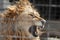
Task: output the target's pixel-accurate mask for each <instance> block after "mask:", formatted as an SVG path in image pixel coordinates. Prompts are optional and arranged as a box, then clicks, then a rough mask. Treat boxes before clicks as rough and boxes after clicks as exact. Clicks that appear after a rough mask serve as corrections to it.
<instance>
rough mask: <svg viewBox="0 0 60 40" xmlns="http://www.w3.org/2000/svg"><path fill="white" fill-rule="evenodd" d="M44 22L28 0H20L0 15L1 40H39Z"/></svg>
mask: <svg viewBox="0 0 60 40" xmlns="http://www.w3.org/2000/svg"><path fill="white" fill-rule="evenodd" d="M45 23H46V20H45V19H43V18H42V17H40V14H39V13H38V11H37V10H36V9H34V8H33V7H32V6H31V3H30V2H29V1H28V0H20V1H19V2H17V3H16V4H15V5H11V6H9V7H8V8H7V9H6V10H5V11H4V12H3V13H1V14H0V27H1V28H2V29H1V31H0V34H1V35H2V36H3V37H4V39H3V40H40V35H41V34H42V33H43V31H41V30H43V28H44V25H45Z"/></svg>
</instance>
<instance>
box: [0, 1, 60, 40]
mask: <svg viewBox="0 0 60 40" xmlns="http://www.w3.org/2000/svg"><path fill="white" fill-rule="evenodd" d="M14 1H19V0H0V12H3V10H5V9H6V7H7V6H9V5H10V4H11V3H12V2H14ZM30 2H31V3H33V5H34V6H35V8H37V10H38V12H39V13H40V15H41V17H43V18H44V19H45V20H46V21H47V26H46V27H45V29H46V31H47V32H46V33H44V34H43V35H42V36H41V40H60V0H30Z"/></svg>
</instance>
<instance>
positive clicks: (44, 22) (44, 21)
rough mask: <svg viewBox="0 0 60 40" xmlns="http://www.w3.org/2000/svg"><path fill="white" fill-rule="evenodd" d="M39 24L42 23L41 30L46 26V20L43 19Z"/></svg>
mask: <svg viewBox="0 0 60 40" xmlns="http://www.w3.org/2000/svg"><path fill="white" fill-rule="evenodd" d="M41 23H42V28H44V26H45V24H46V20H45V19H42V20H41Z"/></svg>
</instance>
